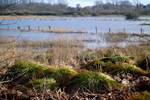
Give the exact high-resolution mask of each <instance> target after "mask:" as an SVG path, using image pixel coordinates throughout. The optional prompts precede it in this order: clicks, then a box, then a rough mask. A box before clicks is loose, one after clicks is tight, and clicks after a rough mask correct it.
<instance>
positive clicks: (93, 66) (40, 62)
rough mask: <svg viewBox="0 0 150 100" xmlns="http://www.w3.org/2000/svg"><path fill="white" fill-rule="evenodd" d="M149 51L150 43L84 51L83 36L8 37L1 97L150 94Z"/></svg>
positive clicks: (77, 99)
mask: <svg viewBox="0 0 150 100" xmlns="http://www.w3.org/2000/svg"><path fill="white" fill-rule="evenodd" d="M43 48H44V49H43ZM149 51H150V46H149V44H143V45H138V46H135V45H134V46H128V47H125V48H121V47H114V48H112V47H110V48H103V49H100V50H95V51H94V50H85V51H84V50H83V45H82V43H80V42H79V41H65V40H61V41H55V42H44V43H40V42H37V43H34V42H31V43H30V42H22V43H21V42H20V43H17V41H15V40H11V41H7V42H4V41H3V42H1V45H0V54H1V55H0V67H1V69H2V70H0V72H1V73H0V99H3V100H5V99H6V100H12V99H15V100H19V99H20V100H22V99H25V100H28V99H31V100H32V99H35V100H39V99H41V100H48V99H51V100H81V99H87V100H91V99H94V100H95V99H102V100H137V98H138V99H139V100H149V93H150V90H149V88H148V87H150V84H149V83H150V71H149V53H150V52H149ZM146 91H147V92H146Z"/></svg>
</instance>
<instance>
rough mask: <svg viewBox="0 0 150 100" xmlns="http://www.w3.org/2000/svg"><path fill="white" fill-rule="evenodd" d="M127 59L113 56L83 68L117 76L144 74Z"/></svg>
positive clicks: (90, 63)
mask: <svg viewBox="0 0 150 100" xmlns="http://www.w3.org/2000/svg"><path fill="white" fill-rule="evenodd" d="M131 62H133V61H131V59H130V58H128V57H121V56H113V57H109V58H104V59H100V60H95V61H92V62H89V63H87V64H86V65H84V66H83V68H85V69H88V70H92V71H103V72H107V73H110V74H117V73H120V72H125V73H132V74H142V75H143V74H146V72H145V71H144V70H142V69H141V68H139V67H137V66H135V65H134V64H132V63H131Z"/></svg>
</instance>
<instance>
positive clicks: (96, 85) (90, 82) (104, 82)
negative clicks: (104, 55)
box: [70, 72, 120, 92]
mask: <svg viewBox="0 0 150 100" xmlns="http://www.w3.org/2000/svg"><path fill="white" fill-rule="evenodd" d="M70 86H71V87H73V88H80V89H83V90H86V89H87V90H90V91H93V92H102V91H104V90H109V89H112V88H117V87H119V86H120V85H119V84H118V83H117V82H116V81H114V80H113V79H112V78H111V77H110V76H108V75H105V74H102V73H97V72H83V73H80V74H78V75H77V76H76V77H75V78H74V79H73V80H72V81H71V82H70Z"/></svg>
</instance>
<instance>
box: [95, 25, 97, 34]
mask: <svg viewBox="0 0 150 100" xmlns="http://www.w3.org/2000/svg"><path fill="white" fill-rule="evenodd" d="M95 32H96V34H97V26H96V27H95Z"/></svg>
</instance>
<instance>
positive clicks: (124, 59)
mask: <svg viewBox="0 0 150 100" xmlns="http://www.w3.org/2000/svg"><path fill="white" fill-rule="evenodd" d="M129 60H130V59H129V58H128V57H126V56H112V57H111V61H112V63H123V62H129Z"/></svg>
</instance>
